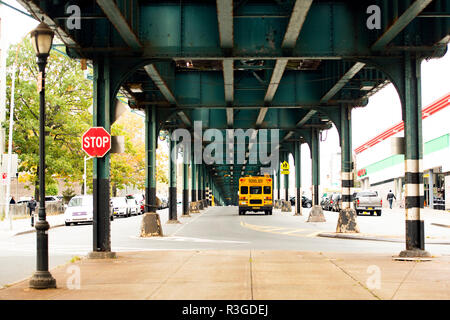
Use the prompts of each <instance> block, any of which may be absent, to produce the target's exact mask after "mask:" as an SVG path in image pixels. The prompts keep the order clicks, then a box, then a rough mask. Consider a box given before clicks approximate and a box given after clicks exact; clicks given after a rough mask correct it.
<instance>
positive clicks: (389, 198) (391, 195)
mask: <svg viewBox="0 0 450 320" xmlns="http://www.w3.org/2000/svg"><path fill="white" fill-rule="evenodd" d="M394 199H395V200H397V198H396V197H395V195H394V194H393V193H392V190H389V193H388V195H387V200H388V201H389V208H390V209H392V201H394Z"/></svg>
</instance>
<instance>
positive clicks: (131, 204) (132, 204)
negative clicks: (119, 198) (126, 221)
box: [125, 194, 141, 216]
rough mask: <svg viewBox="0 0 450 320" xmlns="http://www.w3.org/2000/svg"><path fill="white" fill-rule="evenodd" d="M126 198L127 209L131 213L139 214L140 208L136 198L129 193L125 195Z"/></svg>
mask: <svg viewBox="0 0 450 320" xmlns="http://www.w3.org/2000/svg"><path fill="white" fill-rule="evenodd" d="M125 198H126V200H127V206H128V211H129V213H130V214H131V215H136V216H137V215H139V214H141V208H140V206H139V203H138V202H137V200H136V198H135V197H134V196H132V195H131V194H130V195H128V196H126V197H125Z"/></svg>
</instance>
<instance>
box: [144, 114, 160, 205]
mask: <svg viewBox="0 0 450 320" xmlns="http://www.w3.org/2000/svg"><path fill="white" fill-rule="evenodd" d="M145 163H146V166H145V168H146V171H145V209H144V210H145V212H156V209H157V204H156V107H155V106H151V107H149V108H148V109H147V110H146V112H145Z"/></svg>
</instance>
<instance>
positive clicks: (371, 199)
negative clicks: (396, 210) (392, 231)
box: [353, 191, 383, 216]
mask: <svg viewBox="0 0 450 320" xmlns="http://www.w3.org/2000/svg"><path fill="white" fill-rule="evenodd" d="M353 204H354V208H355V210H356V214H357V215H359V214H360V213H363V212H369V213H370V215H371V216H373V215H374V214H375V213H376V214H377V216H381V208H382V205H383V200H382V199H381V197H380V196H379V195H378V192H377V191H361V192H356V193H355V194H353Z"/></svg>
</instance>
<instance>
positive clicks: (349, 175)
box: [340, 106, 353, 209]
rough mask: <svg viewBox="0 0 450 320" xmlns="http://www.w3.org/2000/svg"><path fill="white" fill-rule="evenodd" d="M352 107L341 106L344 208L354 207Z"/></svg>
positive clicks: (342, 192)
mask: <svg viewBox="0 0 450 320" xmlns="http://www.w3.org/2000/svg"><path fill="white" fill-rule="evenodd" d="M351 113H352V108H351V107H348V106H341V132H340V139H341V187H342V191H341V194H342V209H347V208H351V207H352V188H353V159H352V133H351V130H352V125H351Z"/></svg>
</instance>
